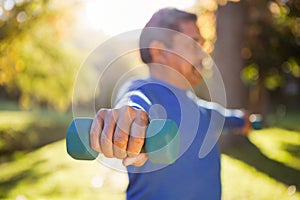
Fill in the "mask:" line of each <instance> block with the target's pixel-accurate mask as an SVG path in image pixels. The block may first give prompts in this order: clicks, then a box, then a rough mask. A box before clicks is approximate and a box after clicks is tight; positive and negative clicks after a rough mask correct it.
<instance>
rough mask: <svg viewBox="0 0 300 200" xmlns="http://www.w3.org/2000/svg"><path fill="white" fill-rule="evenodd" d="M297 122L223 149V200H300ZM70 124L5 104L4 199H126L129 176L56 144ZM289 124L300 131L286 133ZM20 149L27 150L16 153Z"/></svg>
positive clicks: (0, 110) (0, 162) (0, 182)
mask: <svg viewBox="0 0 300 200" xmlns="http://www.w3.org/2000/svg"><path fill="white" fill-rule="evenodd" d="M295 118H296V120H295ZM297 118H298V115H295V116H294V117H291V118H288V119H289V120H283V121H281V123H278V124H277V125H282V124H283V125H284V126H283V127H284V128H279V127H271V128H266V129H263V130H258V131H253V132H252V133H251V134H250V135H249V138H246V137H242V136H238V137H237V139H236V145H234V146H230V147H227V148H225V149H222V152H223V154H222V182H223V200H240V199H242V200H253V199H255V200H273V199H274V200H277V199H280V200H298V199H299V200H300V192H299V189H300V131H299V129H298V127H299V126H298V124H296V121H297ZM70 121H71V116H70V115H66V114H58V113H55V112H51V111H47V110H37V111H20V110H19V109H18V107H17V106H16V105H15V104H9V103H3V102H1V101H0V133H1V134H0V152H1V148H2V150H3V149H4V147H9V148H10V151H9V152H10V154H9V156H8V155H6V154H3V153H2V154H0V199H9V200H13V199H46V200H47V199H51V200H52V199H107V200H113V199H125V193H124V192H125V189H126V186H127V182H128V180H127V175H126V174H124V173H120V172H116V171H114V170H112V169H109V168H107V167H105V166H103V165H101V164H99V163H97V162H96V161H76V160H73V159H71V158H70V157H69V156H68V155H67V153H66V148H65V140H60V141H57V142H53V141H56V140H58V139H59V138H63V137H64V136H65V132H66V128H67V125H68V123H69V122H70ZM289 121H291V122H293V123H291V122H289ZM298 123H299V122H298ZM289 124H290V125H291V124H293V127H292V129H295V130H296V131H293V130H289V129H290V128H287V129H286V126H288V127H290V126H289ZM1 131H2V132H1ZM4 134H5V135H6V136H10V137H11V138H13V139H11V140H7V138H3V135H4ZM30 138H32V139H30ZM1 142H2V144H1ZM28 142H29V144H28V145H29V147H27V146H26V144H27V143H28ZM51 142H53V143H51ZM49 143H50V144H49ZM43 144H47V145H45V146H43V147H40V148H37V146H41V145H43ZM1 145H2V146H1ZM14 145H15V146H17V145H23V149H25V150H26V151H23V150H22V149H20V150H22V151H20V150H18V151H15V149H18V148H16V147H15V146H14ZM32 147H34V148H32ZM36 148H37V149H36ZM29 149H31V152H29V151H28V150H29ZM2 152H4V151H2ZM7 157H9V159H7Z"/></svg>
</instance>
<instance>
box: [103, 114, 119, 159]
mask: <svg viewBox="0 0 300 200" xmlns="http://www.w3.org/2000/svg"><path fill="white" fill-rule="evenodd" d="M117 117H118V113H117V111H116V110H108V111H107V113H106V115H105V118H104V126H103V130H102V132H101V134H100V146H101V150H102V153H103V154H104V156H105V157H107V158H113V157H114V151H113V135H114V132H115V127H116V121H117Z"/></svg>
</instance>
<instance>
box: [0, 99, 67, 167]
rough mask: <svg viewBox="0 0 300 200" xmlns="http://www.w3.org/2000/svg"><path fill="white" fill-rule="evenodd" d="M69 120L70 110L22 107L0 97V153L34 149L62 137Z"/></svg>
mask: <svg viewBox="0 0 300 200" xmlns="http://www.w3.org/2000/svg"><path fill="white" fill-rule="evenodd" d="M70 121H71V115H70V114H65V113H57V112H53V111H49V110H45V109H38V110H19V108H18V106H17V105H16V104H14V103H9V102H4V101H0V155H4V154H8V153H12V152H14V151H20V150H22V151H23V150H32V149H34V148H37V147H40V146H42V145H45V144H49V143H51V142H54V141H57V140H59V139H63V138H65V132H66V129H67V126H68V123H69V122H70ZM0 163H1V160H0Z"/></svg>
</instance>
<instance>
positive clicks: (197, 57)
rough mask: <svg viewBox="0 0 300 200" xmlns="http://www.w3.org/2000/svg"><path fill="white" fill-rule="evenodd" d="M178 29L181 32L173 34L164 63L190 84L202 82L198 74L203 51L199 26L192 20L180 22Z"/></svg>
mask: <svg viewBox="0 0 300 200" xmlns="http://www.w3.org/2000/svg"><path fill="white" fill-rule="evenodd" d="M179 27H180V30H181V32H182V33H183V34H175V35H174V37H173V43H172V47H171V48H168V49H169V51H170V53H168V54H167V56H166V60H167V62H166V63H165V64H166V65H168V66H170V67H172V68H173V69H175V70H177V71H178V72H179V73H180V74H181V75H182V76H183V77H184V78H185V79H186V80H187V81H188V82H189V83H190V84H191V85H192V86H194V85H197V84H199V83H201V82H202V77H201V74H200V71H199V70H201V61H202V59H203V58H204V56H205V55H204V52H203V50H202V48H201V45H203V42H204V40H203V38H202V36H201V35H200V32H199V28H198V26H197V25H196V23H195V22H193V21H184V22H181V23H180V26H179Z"/></svg>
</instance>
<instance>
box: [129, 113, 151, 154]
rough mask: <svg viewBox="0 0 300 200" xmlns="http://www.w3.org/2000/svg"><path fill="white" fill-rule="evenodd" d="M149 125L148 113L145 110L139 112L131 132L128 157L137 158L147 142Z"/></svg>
mask: <svg viewBox="0 0 300 200" xmlns="http://www.w3.org/2000/svg"><path fill="white" fill-rule="evenodd" d="M148 123H149V120H148V115H147V113H146V112H145V111H143V110H138V111H137V112H136V116H135V120H134V122H133V123H132V126H131V130H130V138H129V142H128V146H127V155H128V157H135V156H137V155H138V154H139V153H140V151H141V149H142V147H143V145H144V142H145V135H146V129H147V126H148Z"/></svg>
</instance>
